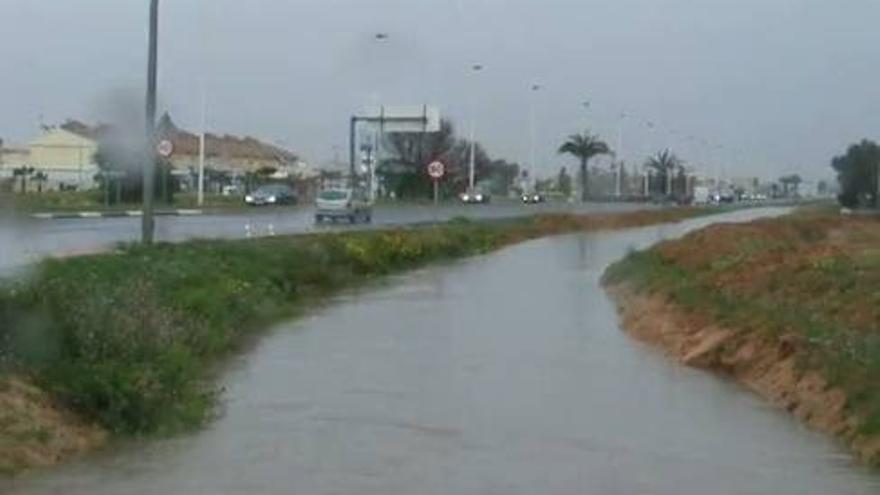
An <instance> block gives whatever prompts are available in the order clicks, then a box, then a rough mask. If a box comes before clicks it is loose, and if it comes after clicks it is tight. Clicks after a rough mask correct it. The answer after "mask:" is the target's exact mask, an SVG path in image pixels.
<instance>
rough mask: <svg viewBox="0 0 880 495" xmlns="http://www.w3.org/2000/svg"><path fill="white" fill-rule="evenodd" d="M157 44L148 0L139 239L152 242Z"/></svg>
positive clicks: (154, 7)
mask: <svg viewBox="0 0 880 495" xmlns="http://www.w3.org/2000/svg"><path fill="white" fill-rule="evenodd" d="M158 46H159V0H151V1H150V39H149V53H148V57H147V103H146V137H147V141H146V150H145V153H144V181H143V203H144V204H143V208H144V212H143V217H142V218H141V241H142V242H143V243H144V244H152V243H153V235H154V233H155V220H154V218H153V184H154V177H155V167H156V160H155V153H156V146H155V145H156V142H155V141H156V136H155V134H156V85H157V82H156V79H157V78H156V75H157V71H158Z"/></svg>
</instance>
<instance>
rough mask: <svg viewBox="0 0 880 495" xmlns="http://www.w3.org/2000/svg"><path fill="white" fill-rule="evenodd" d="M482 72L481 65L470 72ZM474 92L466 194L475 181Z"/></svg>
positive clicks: (472, 96) (472, 188) (472, 95)
mask: <svg viewBox="0 0 880 495" xmlns="http://www.w3.org/2000/svg"><path fill="white" fill-rule="evenodd" d="M481 70H483V66H482V65H481V64H474V65H472V66H471V71H472V72H473V73H477V72H479V71H481ZM474 100H475V98H474V91H473V89H471V101H470V106H471V108H470V111H471V143H470V144H471V146H470V156H469V158H468V192H469V193H472V192H473V190H474V181H475V179H476V154H477V142H476V139H477V138H476V133H477V131H476V127H477V124H476V120H477V119H476V115H475V114H476V112H475V110H474Z"/></svg>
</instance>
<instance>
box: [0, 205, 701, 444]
mask: <svg viewBox="0 0 880 495" xmlns="http://www.w3.org/2000/svg"><path fill="white" fill-rule="evenodd" d="M705 213H707V210H700V209H677V210H667V211H647V212H634V213H626V214H608V215H594V216H569V215H555V216H545V217H532V218H524V219H519V220H507V221H497V222H490V223H471V222H467V221H453V222H450V223H448V224H443V225H439V226H433V227H425V228H415V229H396V230H388V231H367V232H350V233H339V234H325V235H302V236H288V237H275V238H264V239H257V240H240V241H194V242H187V243H182V244H162V245H157V246H154V247H138V246H131V247H123V248H120V249H119V250H117V251H116V252H113V253H107V254H100V255H92V256H83V257H77V258H70V259H63V260H47V261H45V262H43V263H41V264H40V265H39V266H37V267H36V268H35V269H34V273H33V274H32V275H31V276H30V277H28V278H27V279H25V280H22V281H17V282H14V283H11V285H7V286H5V287H3V288H0V323H2V325H0V370H2V369H5V370H6V372H8V373H11V374H16V375H20V376H27V377H29V378H31V379H32V380H33V381H34V382H35V383H37V384H38V385H39V386H40V387H42V388H43V389H45V390H46V391H48V392H49V393H50V394H52V396H53V397H55V398H56V399H59V400H60V401H61V402H62V403H63V404H65V405H67V406H68V407H70V408H72V409H74V410H75V411H77V412H79V413H80V414H82V415H84V416H85V417H86V418H90V419H92V420H95V421H97V422H99V423H100V424H101V425H103V426H104V427H105V428H107V429H109V430H111V431H113V432H116V433H121V434H150V433H168V432H173V431H176V430H179V429H182V428H186V427H190V426H194V425H198V424H200V423H201V422H203V421H204V420H205V419H206V418H208V417H209V416H210V415H211V412H212V405H213V402H214V401H213V399H214V395H215V394H214V391H213V388H212V387H211V386H210V385H207V384H206V381H207V379H208V376H207V373H208V370H209V369H210V367H211V365H212V364H213V363H215V362H216V360H217V359H218V358H220V357H222V356H224V355H226V354H228V353H229V352H231V351H233V350H235V349H236V348H237V347H240V346H241V345H242V343H243V342H245V341H246V340H247V337H248V336H249V335H251V334H253V333H254V332H255V331H256V330H259V329H261V328H264V327H265V326H266V325H268V324H269V323H271V322H273V321H277V320H279V319H282V318H284V317H289V316H291V315H293V314H294V313H295V312H296V311H297V310H298V309H299V308H300V307H301V306H302V302H303V301H305V300H313V299H314V298H316V297H319V296H321V295H324V294H328V293H330V292H332V291H334V290H338V289H340V288H342V287H346V286H349V285H352V284H354V283H357V282H359V281H363V280H366V279H369V278H371V277H374V276H379V275H384V274H388V273H392V272H395V271H400V270H404V269H407V268H412V267H416V266H419V265H423V264H425V263H428V262H431V261H437V260H444V259H453V258H459V257H463V256H468V255H472V254H478V253H484V252H487V251H489V250H492V249H495V248H498V247H501V246H504V245H507V244H511V243H513V242H517V241H520V240H524V239H529V238H534V237H538V236H541V235H548V234H558V233H564V232H572V231H579V230H595V229H602V228H615V227H630V226H639V225H647V224H650V223H659V222H668V221H675V220H680V219H683V218H687V217H692V216H696V215H702V214H705Z"/></svg>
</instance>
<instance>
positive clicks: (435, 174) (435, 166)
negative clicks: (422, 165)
mask: <svg viewBox="0 0 880 495" xmlns="http://www.w3.org/2000/svg"><path fill="white" fill-rule="evenodd" d="M445 174H446V166H445V165H443V162H439V161H433V162H431V163H430V164H428V175H429V176H430V177H431V178H432V179H434V206H435V207H436V206H437V205H438V204H439V203H440V179H442V178H443V176H444V175H445Z"/></svg>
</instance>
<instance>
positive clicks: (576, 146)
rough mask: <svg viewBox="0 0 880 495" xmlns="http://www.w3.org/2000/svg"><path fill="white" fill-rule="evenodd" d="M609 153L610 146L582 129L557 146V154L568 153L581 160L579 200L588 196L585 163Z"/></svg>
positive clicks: (587, 174) (587, 176) (584, 199)
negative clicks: (581, 131)
mask: <svg viewBox="0 0 880 495" xmlns="http://www.w3.org/2000/svg"><path fill="white" fill-rule="evenodd" d="M609 153H611V148H609V147H608V145H607V144H606V143H605V141H602V140H601V139H599V136H596V135H594V134H590V132H589V131H584V133H583V134H572V135H571V136H569V137H568V140H567V141H566V142H564V143H562V146H560V147H559V154H561V155H564V154H569V155H571V156H574V157H576V158H578V159H580V161H581V201H586V200H587V197H588V196H589V194H590V192H589V189H588V187H589V185H590V182H589V180H590V179H589V169H588V168H587V165H588V163H589V161H590V158H593V157H594V156H598V155H607V154H609Z"/></svg>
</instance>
